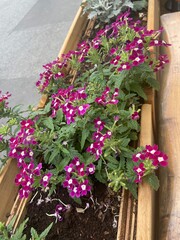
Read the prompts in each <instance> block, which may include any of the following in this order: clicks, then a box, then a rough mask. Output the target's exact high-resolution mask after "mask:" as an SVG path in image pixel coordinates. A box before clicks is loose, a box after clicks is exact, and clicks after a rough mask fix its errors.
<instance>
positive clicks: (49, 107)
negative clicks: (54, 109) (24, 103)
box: [44, 101, 51, 113]
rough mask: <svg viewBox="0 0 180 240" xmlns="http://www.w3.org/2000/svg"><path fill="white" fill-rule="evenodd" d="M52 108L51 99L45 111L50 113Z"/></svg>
mask: <svg viewBox="0 0 180 240" xmlns="http://www.w3.org/2000/svg"><path fill="white" fill-rule="evenodd" d="M50 110H51V101H50V102H48V103H47V104H46V105H45V107H44V113H48V112H50Z"/></svg>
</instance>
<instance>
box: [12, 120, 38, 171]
mask: <svg viewBox="0 0 180 240" xmlns="http://www.w3.org/2000/svg"><path fill="white" fill-rule="evenodd" d="M34 132H35V129H34V121H33V120H31V119H28V120H23V121H21V129H20V131H19V132H18V134H17V136H16V137H12V138H11V139H10V141H9V142H10V144H9V148H10V151H9V157H11V158H16V159H17V161H18V167H21V166H22V164H23V163H25V161H24V160H25V158H27V159H30V160H33V155H34V153H33V151H32V148H31V145H36V144H37V142H36V140H35V138H34V136H33V134H34Z"/></svg>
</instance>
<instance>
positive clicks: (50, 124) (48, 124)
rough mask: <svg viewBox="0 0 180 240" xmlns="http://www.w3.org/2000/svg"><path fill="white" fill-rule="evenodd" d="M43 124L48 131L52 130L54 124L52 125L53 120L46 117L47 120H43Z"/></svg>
mask: <svg viewBox="0 0 180 240" xmlns="http://www.w3.org/2000/svg"><path fill="white" fill-rule="evenodd" d="M43 124H44V125H45V126H46V127H47V128H49V129H50V130H54V124H53V119H52V118H50V117H48V118H45V119H44V121H43Z"/></svg>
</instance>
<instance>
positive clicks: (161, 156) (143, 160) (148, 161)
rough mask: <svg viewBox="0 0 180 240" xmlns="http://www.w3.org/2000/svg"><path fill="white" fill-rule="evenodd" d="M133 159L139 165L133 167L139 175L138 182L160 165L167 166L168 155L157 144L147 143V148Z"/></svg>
mask: <svg viewBox="0 0 180 240" xmlns="http://www.w3.org/2000/svg"><path fill="white" fill-rule="evenodd" d="M132 160H133V161H134V162H136V163H138V164H139V165H137V166H135V167H134V168H133V170H134V172H135V173H136V175H137V178H136V180H135V182H136V183H139V182H141V181H142V177H143V176H145V175H147V174H149V173H150V172H151V171H152V170H155V169H157V168H158V167H159V166H162V167H166V166H167V164H168V162H167V160H168V157H167V155H166V154H165V153H163V152H161V151H160V150H159V149H158V146H157V145H153V146H151V145H146V147H145V149H144V150H142V151H141V152H138V153H136V154H134V155H133V156H132Z"/></svg>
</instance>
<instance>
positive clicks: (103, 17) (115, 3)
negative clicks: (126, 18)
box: [82, 0, 147, 23]
mask: <svg viewBox="0 0 180 240" xmlns="http://www.w3.org/2000/svg"><path fill="white" fill-rule="evenodd" d="M82 5H83V7H84V9H83V13H88V18H89V19H92V18H93V17H97V18H98V19H99V20H100V21H101V22H105V23H108V22H109V21H110V19H111V18H114V17H116V16H118V15H119V14H120V13H121V12H122V11H125V10H126V9H127V8H131V9H132V10H134V11H138V10H141V9H143V8H145V7H146V6H147V0H139V1H134V2H132V1H131V0H86V1H85V2H84V3H83V4H82Z"/></svg>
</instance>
